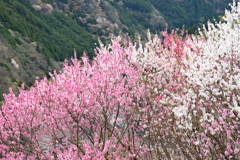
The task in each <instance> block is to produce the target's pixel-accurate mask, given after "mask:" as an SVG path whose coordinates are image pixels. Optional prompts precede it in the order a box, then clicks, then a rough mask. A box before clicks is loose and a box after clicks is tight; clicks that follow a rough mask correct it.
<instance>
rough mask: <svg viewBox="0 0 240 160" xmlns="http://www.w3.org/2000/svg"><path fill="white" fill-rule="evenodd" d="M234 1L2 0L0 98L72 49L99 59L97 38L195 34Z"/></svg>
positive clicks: (44, 72) (58, 62)
mask: <svg viewBox="0 0 240 160" xmlns="http://www.w3.org/2000/svg"><path fill="white" fill-rule="evenodd" d="M229 2H231V0H161V1H160V0H11V1H9V0H0V4H1V5H0V10H1V12H0V72H1V77H0V81H1V85H0V100H2V99H3V97H2V93H6V92H7V90H8V88H9V87H12V88H13V89H14V91H16V90H17V87H20V86H21V84H22V83H24V84H25V85H26V86H31V85H33V84H34V80H35V77H40V78H43V77H45V76H48V75H49V72H53V70H54V69H56V70H59V69H60V68H61V64H62V61H63V60H64V59H69V58H70V57H71V56H72V55H73V51H74V50H76V51H77V57H78V58H80V57H81V55H82V53H83V52H86V53H87V55H88V56H89V57H90V58H93V57H94V52H93V49H94V48H95V43H97V39H101V41H102V42H104V43H107V42H108V41H109V40H110V39H111V38H112V37H113V36H118V35H121V36H126V35H128V36H130V37H132V38H136V36H138V35H140V36H141V37H142V40H145V38H146V30H147V29H150V31H151V32H152V33H160V32H161V31H163V30H165V28H166V23H168V28H169V29H174V28H182V26H183V25H184V26H185V28H186V29H189V30H190V32H192V33H194V30H195V29H196V26H201V25H202V24H203V23H205V22H206V21H207V20H209V19H213V18H216V19H218V15H221V14H222V13H223V11H224V8H225V6H226V4H227V3H229Z"/></svg>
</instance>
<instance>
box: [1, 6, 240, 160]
mask: <svg viewBox="0 0 240 160" xmlns="http://www.w3.org/2000/svg"><path fill="white" fill-rule="evenodd" d="M239 17H240V6H239V5H236V4H235V3H234V4H233V5H232V6H231V11H226V14H225V22H220V23H216V24H212V23H209V24H208V29H204V30H203V31H200V35H198V36H189V37H188V36H187V37H184V39H183V38H182V36H179V35H177V34H176V33H175V32H174V31H173V32H172V33H171V34H170V35H168V34H167V33H166V32H163V36H164V40H162V39H160V38H158V37H157V36H155V37H153V38H151V36H150V34H149V36H148V38H149V41H148V42H147V43H146V44H145V45H142V44H141V43H139V44H132V43H131V42H127V41H123V40H121V39H120V38H116V39H114V40H112V43H111V45H109V46H104V45H100V47H99V48H97V49H96V51H95V52H96V57H95V59H94V60H93V61H90V60H89V59H88V58H87V56H85V55H84V56H83V57H82V59H81V60H77V59H76V58H74V59H72V64H71V65H68V63H67V62H66V63H65V66H64V68H63V70H62V72H61V73H54V74H53V75H51V80H47V79H46V78H45V79H43V80H41V81H38V80H36V82H35V85H34V86H33V87H31V88H30V89H29V90H24V86H23V87H22V89H20V94H19V95H18V96H16V95H15V94H13V93H12V92H11V89H10V93H9V94H8V95H4V97H5V103H4V104H3V105H2V106H1V112H0V158H1V159H7V160H9V159H21V160H22V159H63V160H67V159H74V160H76V159H83V160H84V159H85V160H88V159H89V160H90V159H96V160H99V159H119V160H120V159H121V160H122V159H126V160H128V159H239V158H240V121H239V118H240V53H239V51H240V42H239V39H240V18H239Z"/></svg>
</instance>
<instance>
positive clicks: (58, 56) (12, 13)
mask: <svg viewBox="0 0 240 160" xmlns="http://www.w3.org/2000/svg"><path fill="white" fill-rule="evenodd" d="M0 3H1V5H0V10H1V12H0V22H1V24H2V25H3V26H0V34H1V35H2V36H3V37H4V38H6V39H7V41H8V42H9V43H10V44H11V45H12V46H15V45H16V44H18V43H19V41H18V40H17V38H15V37H12V36H11V35H10V33H9V32H8V31H7V30H6V29H7V28H9V29H11V30H13V31H18V32H19V33H20V34H21V35H22V36H25V37H28V38H30V40H31V41H35V42H37V43H38V51H41V52H43V53H44V54H45V55H46V56H47V57H48V58H54V59H55V60H57V61H63V60H64V59H66V58H68V57H70V56H71V55H72V53H73V50H74V49H76V51H77V52H78V57H80V55H81V54H82V53H83V52H84V51H85V52H87V54H88V55H89V57H91V58H92V57H93V56H94V53H93V48H94V45H93V44H94V43H95V42H96V40H95V39H94V38H93V37H92V36H91V34H89V33H88V32H87V31H86V30H85V29H84V28H82V27H81V26H79V25H78V23H77V22H76V20H73V19H72V18H71V17H69V16H67V15H65V14H64V13H62V12H54V13H53V14H51V15H44V14H41V13H40V12H38V11H35V10H34V9H33V8H32V7H31V4H30V2H29V1H24V0H21V1H17V0H12V1H5V0H0Z"/></svg>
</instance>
